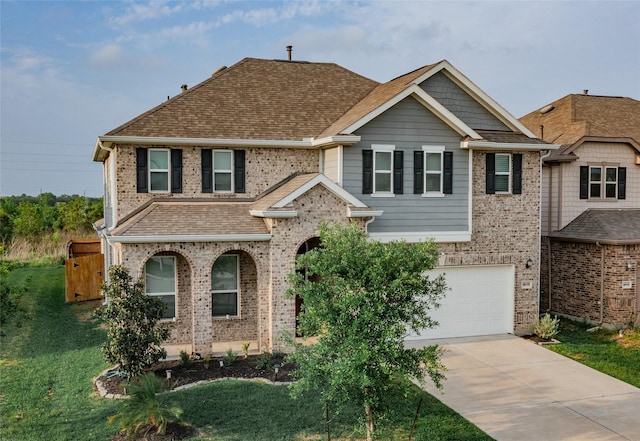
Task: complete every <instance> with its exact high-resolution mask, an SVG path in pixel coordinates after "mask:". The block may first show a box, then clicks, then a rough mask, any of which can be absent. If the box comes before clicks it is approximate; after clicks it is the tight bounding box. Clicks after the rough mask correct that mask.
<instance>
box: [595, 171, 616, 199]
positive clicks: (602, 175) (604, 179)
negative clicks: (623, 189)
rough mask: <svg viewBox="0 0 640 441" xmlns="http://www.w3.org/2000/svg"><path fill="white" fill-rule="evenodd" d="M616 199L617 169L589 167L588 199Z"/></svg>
mask: <svg viewBox="0 0 640 441" xmlns="http://www.w3.org/2000/svg"><path fill="white" fill-rule="evenodd" d="M603 188H604V191H603ZM617 197H618V167H601V166H590V167H589V198H593V199H600V198H605V199H617Z"/></svg>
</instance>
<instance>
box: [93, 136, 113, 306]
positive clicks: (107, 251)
mask: <svg viewBox="0 0 640 441" xmlns="http://www.w3.org/2000/svg"><path fill="white" fill-rule="evenodd" d="M98 146H100V148H101V149H102V150H106V151H108V152H109V154H110V155H111V154H112V153H113V148H111V147H107V146H106V145H104V144H103V143H102V140H101V139H100V138H98ZM103 164H104V163H103ZM107 173H109V170H107ZM111 190H113V189H111ZM109 193H110V194H113V191H110V192H109ZM103 204H104V201H103ZM103 214H104V215H105V216H104V217H105V219H106V213H103ZM96 232H97V233H98V236H99V237H100V238H101V239H104V243H103V249H102V253H103V255H104V271H105V274H104V281H105V283H109V267H110V266H111V247H112V245H111V243H110V242H109V237H108V236H109V229H108V228H107V225H106V223H105V224H104V225H102V226H101V227H100V229H99V230H98V228H96ZM108 301H109V299H108V298H107V296H106V294H105V299H104V302H105V303H107V302H108Z"/></svg>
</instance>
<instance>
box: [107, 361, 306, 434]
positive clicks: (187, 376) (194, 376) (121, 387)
mask: <svg viewBox="0 0 640 441" xmlns="http://www.w3.org/2000/svg"><path fill="white" fill-rule="evenodd" d="M265 357H266V358H265ZM266 359H268V367H267V368H266V369H264V368H262V367H263V366H264V362H265V360H266ZM259 364H260V367H261V368H260V369H259V368H258V365H259ZM276 365H278V374H277V375H276V372H275V366H276ZM294 367H295V365H294V364H292V363H286V362H285V359H284V356H283V355H275V354H272V355H271V354H263V355H249V356H248V357H247V358H244V357H243V356H240V357H238V359H237V360H236V361H234V362H233V363H232V364H231V365H230V366H223V367H221V366H220V358H215V359H212V360H211V361H210V362H209V363H208V366H206V364H205V362H204V360H192V361H191V363H189V364H188V365H185V364H184V363H182V361H181V360H170V361H161V362H158V363H156V364H154V365H153V366H151V368H149V369H148V370H147V372H153V373H155V374H156V375H157V376H158V377H160V378H163V379H167V370H170V371H171V378H170V379H168V380H167V382H168V383H169V384H170V385H171V387H172V388H173V389H175V388H178V387H183V386H188V385H192V384H195V383H199V382H206V381H213V380H219V379H222V378H239V379H256V380H267V381H271V382H284V383H286V382H290V381H292V378H291V375H290V373H291V371H292V370H293V369H294ZM112 372H113V370H112V371H107V372H106V373H105V374H103V375H102V376H100V377H98V378H97V379H96V382H99V383H100V385H101V389H102V390H103V392H105V393H106V394H111V395H113V396H116V395H124V394H125V388H126V385H127V380H126V378H125V377H122V376H119V375H112V374H111V373H112ZM142 432H143V433H141V434H140V436H138V438H136V441H143V440H144V441H175V440H182V439H186V438H190V437H193V436H195V435H197V433H198V431H197V429H196V428H195V427H193V426H190V425H186V424H179V423H169V424H168V425H167V430H166V432H165V433H164V434H158V433H156V432H155V430H153V429H151V430H148V431H145V430H143V431H142ZM110 441H131V439H130V438H128V437H127V436H126V435H125V434H124V433H118V434H117V435H115V436H113V437H112V438H110Z"/></svg>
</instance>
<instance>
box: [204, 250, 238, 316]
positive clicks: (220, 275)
mask: <svg viewBox="0 0 640 441" xmlns="http://www.w3.org/2000/svg"><path fill="white" fill-rule="evenodd" d="M239 292H240V270H239V256H238V255H237V254H223V255H222V256H220V257H218V259H217V260H216V261H215V263H214V264H213V266H212V267H211V314H212V315H213V317H226V316H229V317H237V316H239V315H240V312H239V310H238V304H239V302H238V297H239Z"/></svg>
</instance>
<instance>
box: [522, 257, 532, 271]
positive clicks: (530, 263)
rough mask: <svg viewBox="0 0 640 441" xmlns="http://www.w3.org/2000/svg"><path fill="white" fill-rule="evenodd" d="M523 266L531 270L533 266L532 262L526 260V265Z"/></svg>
mask: <svg viewBox="0 0 640 441" xmlns="http://www.w3.org/2000/svg"><path fill="white" fill-rule="evenodd" d="M524 266H526V267H527V269H528V268H531V267H532V266H533V260H531V259H529V260H527V263H525V264H524Z"/></svg>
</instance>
